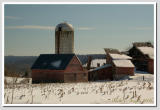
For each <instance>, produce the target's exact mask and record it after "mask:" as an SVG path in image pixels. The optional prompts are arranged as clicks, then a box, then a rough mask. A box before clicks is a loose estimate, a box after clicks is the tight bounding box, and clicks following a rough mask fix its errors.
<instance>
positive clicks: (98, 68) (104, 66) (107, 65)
mask: <svg viewBox="0 0 160 110" xmlns="http://www.w3.org/2000/svg"><path fill="white" fill-rule="evenodd" d="M111 66H112V65H111V64H105V65H103V66H100V67H97V68H94V69H92V70H90V71H97V70H100V69H103V68H107V67H111Z"/></svg>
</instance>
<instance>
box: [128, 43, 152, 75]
mask: <svg viewBox="0 0 160 110" xmlns="http://www.w3.org/2000/svg"><path fill="white" fill-rule="evenodd" d="M128 53H129V56H131V57H132V58H133V59H132V62H133V64H134V65H135V66H136V70H140V71H146V72H149V73H152V74H153V73H154V48H153V45H152V44H151V43H148V42H140V43H133V47H132V48H131V49H130V50H129V51H128Z"/></svg>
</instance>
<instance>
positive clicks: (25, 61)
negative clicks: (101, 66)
mask: <svg viewBox="0 0 160 110" xmlns="http://www.w3.org/2000/svg"><path fill="white" fill-rule="evenodd" d="M77 56H78V58H79V59H80V61H81V62H82V64H84V63H86V62H87V60H88V56H92V58H93V59H105V57H106V55H105V54H87V55H77ZM37 58H38V56H5V59H4V61H5V69H7V72H9V73H16V74H22V75H23V74H24V73H25V72H29V73H30V72H31V70H30V68H31V66H32V65H33V63H34V62H35V60H36V59H37Z"/></svg>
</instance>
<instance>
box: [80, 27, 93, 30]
mask: <svg viewBox="0 0 160 110" xmlns="http://www.w3.org/2000/svg"><path fill="white" fill-rule="evenodd" d="M77 30H80V31H89V30H95V28H93V27H78V28H77Z"/></svg>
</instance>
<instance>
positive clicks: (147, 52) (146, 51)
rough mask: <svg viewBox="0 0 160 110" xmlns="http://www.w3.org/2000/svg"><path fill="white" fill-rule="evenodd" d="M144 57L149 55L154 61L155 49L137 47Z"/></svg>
mask: <svg viewBox="0 0 160 110" xmlns="http://www.w3.org/2000/svg"><path fill="white" fill-rule="evenodd" d="M137 48H138V50H139V51H141V52H142V53H143V54H144V55H148V57H149V58H151V59H154V48H152V47H137Z"/></svg>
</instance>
